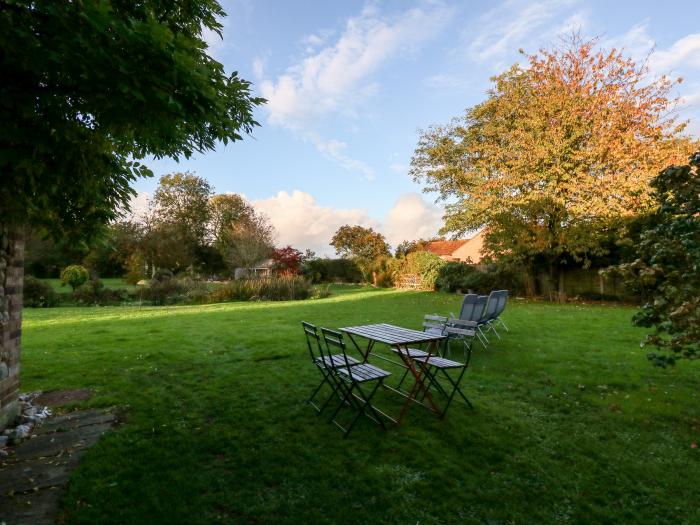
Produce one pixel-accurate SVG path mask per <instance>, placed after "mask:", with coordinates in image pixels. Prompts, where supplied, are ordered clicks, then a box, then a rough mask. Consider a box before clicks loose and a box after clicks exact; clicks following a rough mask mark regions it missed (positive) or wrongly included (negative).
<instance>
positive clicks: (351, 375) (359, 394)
mask: <svg viewBox="0 0 700 525" xmlns="http://www.w3.org/2000/svg"><path fill="white" fill-rule="evenodd" d="M321 333H322V334H323V340H324V341H325V343H326V349H327V351H328V354H329V355H330V353H331V348H333V349H334V350H335V351H339V353H338V354H337V355H339V356H342V360H341V359H338V360H337V361H333V362H331V363H330V368H331V372H332V373H333V374H334V376H335V377H336V378H337V379H338V381H339V385H340V391H341V392H342V396H343V397H342V399H341V401H340V403H339V404H338V407H337V408H336V409H335V412H333V415H332V416H331V418H330V421H332V422H333V423H334V424H335V425H336V426H337V427H338V428H340V429H341V430H342V431H343V437H347V436H348V434H350V431H351V430H352V428H353V427H354V426H355V423H356V422H357V420H358V419H359V418H360V416H361V415H364V416H366V417H368V418H369V419H371V420H373V421H374V422H375V423H377V424H378V425H379V426H381V427H382V429H384V430H386V425H385V424H384V421H383V420H382V418H381V415H384V416H385V417H389V416H387V415H386V414H384V413H383V412H382V411H381V410H379V409H377V408H376V407H374V406H372V403H371V401H372V398H373V397H374V394H375V393H376V392H377V389H378V388H379V387H380V386H381V385H382V382H383V381H384V379H385V378H387V377H389V376H390V375H391V373H390V372H387V371H385V370H382V369H381V368H377V367H376V366H374V365H370V364H367V363H357V364H352V363H351V361H350V359H351V358H350V357H349V356H348V355H347V351H346V347H345V343H344V342H343V334H342V333H340V332H336V331H334V330H329V329H327V328H321ZM368 383H374V387H373V388H372V389H371V391H370V392H369V393H366V392H365V391H364V390H363V389H362V385H365V384H368ZM346 404H350V405H351V406H353V407H355V408H356V409H357V414H355V417H354V418H353V419H352V421H351V422H350V424H349V425H348V427H347V428H346V427H343V426H342V425H341V424H340V423H339V422H338V421H337V420H336V417H337V415H338V413H339V412H340V409H341V408H342V407H343V406H344V405H346ZM380 414H381V415H380Z"/></svg>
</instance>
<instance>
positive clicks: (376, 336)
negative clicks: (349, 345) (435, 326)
mask: <svg viewBox="0 0 700 525" xmlns="http://www.w3.org/2000/svg"><path fill="white" fill-rule="evenodd" d="M340 330H341V331H342V332H346V333H348V334H351V335H357V336H360V337H364V338H366V339H371V340H373V341H377V342H379V343H384V344H388V345H391V346H394V345H405V344H411V343H423V342H425V343H427V342H430V341H439V340H441V339H444V338H445V336H444V335H437V334H430V333H427V332H421V331H418V330H413V329H411V328H402V327H400V326H394V325H391V324H386V323H377V324H368V325H361V326H346V327H344V328H341V329H340Z"/></svg>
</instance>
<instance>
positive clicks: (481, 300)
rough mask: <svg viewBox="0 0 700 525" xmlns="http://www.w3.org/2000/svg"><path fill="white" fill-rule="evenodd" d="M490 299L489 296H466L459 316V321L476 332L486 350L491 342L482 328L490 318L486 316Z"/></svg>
mask: <svg viewBox="0 0 700 525" xmlns="http://www.w3.org/2000/svg"><path fill="white" fill-rule="evenodd" d="M488 299H489V297H488V296H487V295H476V294H467V295H465V296H464V301H463V302H462V310H461V311H460V314H459V319H460V320H461V321H465V322H467V323H468V325H467V327H468V328H471V329H473V330H475V331H476V337H477V339H478V340H479V342H480V343H481V345H482V346H483V347H484V348H486V345H487V344H488V342H489V340H488V338H487V337H486V334H485V333H484V331H483V330H480V327H481V325H482V324H483V323H484V322H485V321H486V319H487V318H488V317H487V315H486V308H487V303H488ZM452 317H454V316H452Z"/></svg>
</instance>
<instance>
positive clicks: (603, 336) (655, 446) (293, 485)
mask: <svg viewBox="0 0 700 525" xmlns="http://www.w3.org/2000/svg"><path fill="white" fill-rule="evenodd" d="M340 290H342V292H341V293H336V295H334V296H332V297H329V298H326V299H320V300H310V301H305V302H297V303H294V302H281V303H238V304H234V303H229V304H216V305H205V306H176V307H167V308H156V307H149V308H143V309H139V308H138V307H133V308H132V307H103V308H57V309H48V310H26V311H25V313H24V316H25V317H24V319H25V325H24V327H25V328H24V342H23V365H22V370H23V379H22V381H23V383H22V388H23V390H34V389H43V390H50V389H59V388H78V387H89V388H92V389H94V391H95V395H94V397H93V398H92V400H91V401H90V402H89V403H87V404H86V406H88V405H89V406H99V407H115V408H116V409H117V410H119V411H121V412H122V413H123V417H124V420H125V424H124V425H123V426H121V427H120V428H118V429H117V430H116V431H113V432H111V433H109V434H108V435H107V436H105V437H104V438H103V439H102V440H101V441H100V442H99V444H98V445H96V446H95V447H94V448H92V449H90V451H89V453H88V454H87V455H86V457H85V459H84V460H83V462H82V464H81V466H80V467H79V469H78V470H77V471H76V472H75V473H74V475H73V477H72V478H71V483H70V489H69V493H68V495H67V497H66V498H65V499H64V502H63V504H64V512H65V516H64V518H65V523H68V524H77V523H81V524H95V523H100V524H117V523H119V524H124V523H128V524H141V523H143V524H214V523H227V524H228V523H230V524H239V523H257V524H260V523H274V524H278V523H279V524H287V523H329V524H344V523H348V524H370V523H371V524H375V523H387V524H389V523H395V524H416V523H420V524H422V525H425V524H438V523H454V524H464V523H490V524H499V523H503V524H508V523H518V524H520V523H533V524H536V523H537V524H538V523H555V522H556V523H559V522H561V523H649V524H656V523H700V510H698V506H697V504H696V503H697V501H698V496H700V494H699V492H700V491H699V490H698V487H699V486H700V483H699V481H700V460H699V457H698V454H699V453H700V450H699V449H693V448H691V443H693V442H695V441H698V440H699V438H700V436H699V433H700V406H699V405H698V397H697V396H698V391H699V388H698V387H700V380H699V379H698V374H697V371H698V369H697V365H696V364H695V363H682V364H681V365H680V366H678V367H677V368H676V369H670V370H661V369H655V368H652V367H651V366H650V365H649V364H648V362H647V361H646V359H645V357H644V351H642V350H640V349H639V340H640V338H641V336H642V332H640V331H639V330H637V329H635V328H633V327H632V326H631V325H630V316H631V314H632V312H633V310H632V309H628V308H619V307H611V306H583V305H578V306H576V305H562V306H560V305H550V304H541V303H524V302H517V301H513V302H512V303H511V304H510V305H509V307H508V309H507V311H506V314H505V315H504V318H505V319H506V322H507V323H508V324H509V326H510V328H511V332H510V333H509V334H506V335H505V336H504V338H503V340H502V341H499V342H496V343H495V344H493V345H492V346H491V347H489V348H488V349H487V350H482V349H477V351H476V352H475V354H474V357H473V360H472V367H471V369H470V371H469V372H468V373H467V377H466V378H465V390H466V391H467V395H468V396H469V397H470V399H471V400H472V402H473V403H474V405H475V407H476V409H475V410H474V411H470V410H469V409H467V408H466V407H465V406H464V405H462V404H457V403H455V404H454V406H453V407H452V408H451V410H450V413H448V417H447V418H446V419H445V420H444V421H440V420H438V419H436V418H435V417H434V416H432V415H431V414H430V413H428V412H427V411H424V410H422V409H420V407H413V409H412V410H410V411H409V413H408V416H407V418H406V421H405V422H404V424H403V426H402V427H401V428H399V429H392V430H390V431H388V432H382V431H381V430H380V429H378V428H377V427H375V426H373V425H372V424H371V422H369V421H363V422H361V423H360V424H358V425H357V426H356V427H355V429H354V430H353V433H352V434H351V436H350V437H349V438H348V439H345V440H343V439H341V433H340V431H339V430H338V429H337V428H336V427H335V426H333V425H329V424H327V423H325V422H324V420H323V419H322V418H319V417H317V416H316V415H315V412H314V411H313V410H312V409H311V408H310V407H308V406H306V405H305V403H304V400H305V398H306V396H307V395H308V393H309V392H310V390H311V389H312V388H313V387H314V386H315V385H316V384H317V382H318V380H319V376H318V373H317V371H316V370H315V369H314V368H313V367H312V365H311V364H310V362H309V358H308V354H307V351H306V348H305V345H304V341H303V336H302V331H301V329H300V326H299V321H300V320H302V319H305V320H309V321H312V322H316V323H318V324H320V325H325V326H330V327H338V326H344V325H352V324H362V323H368V322H382V321H383V322H389V323H394V324H399V325H403V326H408V327H419V326H420V320H421V317H422V315H423V314H424V313H430V312H448V311H453V312H454V311H456V310H457V309H458V307H459V302H460V297H458V296H455V295H445V294H437V293H420V292H396V291H371V290H366V289H362V290H360V289H357V288H347V287H346V288H342V289H339V288H336V289H335V291H336V292H338V291H340ZM378 364H379V363H378ZM378 402H379V404H380V405H381V406H382V407H383V408H386V409H388V410H394V409H396V408H397V402H396V400H395V398H394V397H393V396H391V395H390V392H382V395H381V396H379V399H378Z"/></svg>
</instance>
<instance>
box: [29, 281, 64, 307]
mask: <svg viewBox="0 0 700 525" xmlns="http://www.w3.org/2000/svg"><path fill="white" fill-rule="evenodd" d="M58 303H59V297H58V294H57V293H56V292H54V290H53V288H51V286H50V285H49V284H47V283H45V282H44V281H41V280H39V279H37V278H36V277H34V276H32V275H27V276H26V277H25V278H24V297H23V304H24V306H28V307H31V308H49V307H51V306H58Z"/></svg>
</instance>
